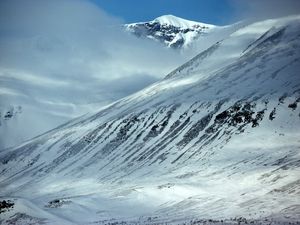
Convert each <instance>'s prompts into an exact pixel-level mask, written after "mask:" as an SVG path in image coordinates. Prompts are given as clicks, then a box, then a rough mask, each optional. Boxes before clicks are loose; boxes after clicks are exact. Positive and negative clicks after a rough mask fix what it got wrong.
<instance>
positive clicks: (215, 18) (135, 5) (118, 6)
mask: <svg viewBox="0 0 300 225" xmlns="http://www.w3.org/2000/svg"><path fill="white" fill-rule="evenodd" d="M92 1H93V2H94V3H96V4H97V5H98V6H100V7H101V8H102V9H103V10H105V11H106V12H108V13H109V14H112V15H114V16H117V17H120V18H122V19H123V20H125V22H126V23H130V22H137V21H148V20H152V19H154V18H156V17H158V16H161V15H165V14H172V15H175V16H179V17H182V18H185V19H189V20H195V21H200V22H204V23H211V24H216V25H224V24H227V23H229V22H231V19H232V18H233V14H234V10H235V9H234V7H233V6H232V4H231V2H230V1H229V0H151V1H146V0H145V1H144V0H92Z"/></svg>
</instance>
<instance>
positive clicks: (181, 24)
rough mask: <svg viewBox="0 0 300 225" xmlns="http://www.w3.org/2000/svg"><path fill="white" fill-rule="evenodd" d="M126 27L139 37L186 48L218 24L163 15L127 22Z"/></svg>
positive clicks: (169, 45)
mask: <svg viewBox="0 0 300 225" xmlns="http://www.w3.org/2000/svg"><path fill="white" fill-rule="evenodd" d="M125 27H126V29H127V30H128V31H130V32H131V33H133V34H135V35H136V36H137V37H143V38H150V39H153V40H156V41H159V42H162V43H163V44H165V45H167V46H168V47H172V48H181V47H184V48H185V47H187V46H189V45H190V44H191V43H192V42H193V41H194V40H195V39H197V38H198V37H199V36H201V35H202V34H204V33H208V32H210V31H211V30H212V28H214V27H216V26H215V25H211V24H205V23H200V22H195V21H191V20H186V19H183V18H180V17H177V16H174V15H163V16H160V17H157V18H156V19H154V20H152V21H148V22H139V23H131V24H126V25H125Z"/></svg>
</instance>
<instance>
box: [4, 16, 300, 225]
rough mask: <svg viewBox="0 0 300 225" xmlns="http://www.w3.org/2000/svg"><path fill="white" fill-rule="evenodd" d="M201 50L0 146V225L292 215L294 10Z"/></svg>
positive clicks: (297, 95) (299, 115)
mask: <svg viewBox="0 0 300 225" xmlns="http://www.w3.org/2000/svg"><path fill="white" fill-rule="evenodd" d="M207 47H208V48H207V49H206V50H205V51H203V52H201V53H199V54H198V55H197V56H195V57H194V58H193V59H191V60H190V61H188V62H187V63H185V64H184V65H182V66H180V67H178V68H177V69H176V70H174V71H173V72H171V73H170V74H168V75H167V76H166V77H165V79H163V80H161V81H159V82H157V83H155V84H153V85H151V86H149V87H147V88H145V89H143V90H141V91H139V92H137V93H135V94H133V95H130V96H128V97H126V98H123V99H121V100H119V101H117V102H114V103H112V104H110V105H108V106H106V107H104V108H103V109H101V110H100V111H98V112H97V113H90V114H87V115H84V116H82V117H80V118H77V119H75V120H72V121H70V122H69V123H67V124H65V125H62V126H60V127H57V128H56V129H54V130H51V131H49V132H47V133H45V134H43V135H40V136H38V137H36V138H34V139H32V140H29V141H27V142H25V143H23V144H21V145H19V146H16V147H13V148H9V149H6V150H2V151H1V152H0V174H1V176H0V196H1V201H4V200H5V201H8V200H10V202H13V203H14V205H13V206H12V207H8V206H7V207H4V205H7V204H4V203H3V206H2V208H3V212H1V214H0V221H1V224H249V223H250V224H299V223H300V204H299V202H300V197H299V196H300V180H299V174H300V138H299V137H300V129H299V127H300V107H299V104H300V77H299V71H300V61H299V60H300V16H290V17H285V18H279V19H273V20H266V21H261V22H256V23H253V24H248V25H244V26H240V27H238V28H236V29H234V30H232V33H230V34H229V35H228V36H226V37H224V39H223V40H220V41H218V42H216V43H214V44H213V45H212V46H210V47H209V46H207ZM1 211H2V209H1Z"/></svg>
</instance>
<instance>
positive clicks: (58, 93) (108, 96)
mask: <svg viewBox="0 0 300 225" xmlns="http://www.w3.org/2000/svg"><path fill="white" fill-rule="evenodd" d="M123 24H124V21H122V20H121V19H120V18H115V17H113V16H110V15H108V14H107V13H106V12H104V11H103V10H101V9H100V8H99V7H98V6H97V5H94V4H93V3H91V2H89V1H83V0H82V1H81V0H26V1H19V0H3V1H0V115H1V116H0V149H1V148H3V147H7V146H9V145H15V144H17V143H20V142H22V141H24V140H25V139H28V138H31V137H33V136H35V135H38V134H40V133H42V132H45V131H47V130H49V129H52V128H54V127H56V126H58V125H59V124H61V123H64V122H67V121H68V120H69V119H71V118H74V117H76V116H80V115H82V114H85V113H87V112H94V111H98V110H99V109H100V108H101V107H102V106H104V105H106V104H109V103H111V102H113V101H115V100H118V99H120V98H123V97H125V96H127V95H129V94H131V93H133V92H135V91H137V90H140V89H142V88H144V87H145V86H147V85H149V84H151V83H153V82H155V81H157V80H159V79H161V78H163V77H164V76H165V75H166V74H167V73H169V72H170V71H171V70H173V69H174V68H176V67H177V66H179V65H180V64H182V63H184V62H185V61H186V60H188V58H190V57H191V56H190V55H189V54H187V53H185V54H183V53H182V52H178V51H175V50H172V49H168V48H166V47H164V46H163V45H162V44H160V43H157V42H154V41H152V40H146V39H145V40H143V39H138V38H136V37H135V36H133V35H131V34H128V33H127V32H125V31H124V27H123ZM19 106H21V107H22V113H19V114H16V115H15V116H14V118H12V119H9V120H6V119H4V115H5V114H6V113H7V112H8V111H9V110H11V109H13V108H14V109H16V108H19ZM15 111H16V110H15Z"/></svg>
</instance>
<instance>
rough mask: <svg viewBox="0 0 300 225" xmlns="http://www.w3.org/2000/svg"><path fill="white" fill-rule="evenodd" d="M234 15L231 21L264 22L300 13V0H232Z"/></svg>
mask: <svg viewBox="0 0 300 225" xmlns="http://www.w3.org/2000/svg"><path fill="white" fill-rule="evenodd" d="M230 3H231V6H232V8H233V11H234V14H233V15H232V18H231V21H232V22H235V21H238V20H262V19H271V18H278V17H284V16H288V15H293V14H299V13H300V1H299V0H249V1H241V0H230Z"/></svg>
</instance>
